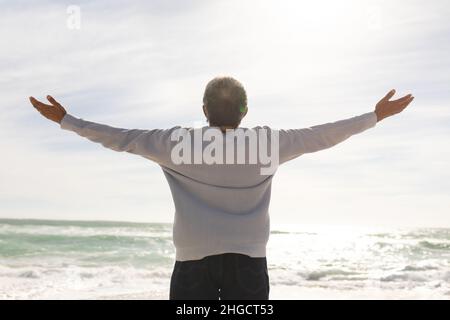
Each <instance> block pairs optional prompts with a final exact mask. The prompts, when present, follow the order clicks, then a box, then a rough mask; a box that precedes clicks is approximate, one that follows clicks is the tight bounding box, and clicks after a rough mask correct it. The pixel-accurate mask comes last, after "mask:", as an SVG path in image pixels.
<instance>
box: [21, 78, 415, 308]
mask: <svg viewBox="0 0 450 320" xmlns="http://www.w3.org/2000/svg"><path fill="white" fill-rule="evenodd" d="M394 94H395V90H391V91H390V92H389V93H388V94H387V95H386V96H385V97H384V98H383V99H381V100H380V101H379V102H378V103H377V104H376V106H375V108H374V110H373V111H369V112H367V113H364V114H361V115H359V116H355V117H352V118H349V119H345V120H340V121H337V122H331V123H326V124H322V125H318V126H313V127H310V128H302V129H289V130H275V129H271V128H269V127H254V128H243V127H240V123H241V120H242V119H243V118H244V116H245V115H246V114H247V111H248V106H247V94H246V92H245V90H244V87H243V86H242V84H241V83H240V82H238V81H237V80H235V79H233V78H231V77H218V78H215V79H213V80H211V81H210V82H209V83H208V85H207V87H206V89H205V92H204V97H203V112H204V114H205V116H206V118H207V121H208V123H209V125H208V126H204V127H203V128H182V127H180V126H177V127H173V128H170V129H152V130H144V129H133V130H128V129H122V128H114V127H111V126H108V125H104V124H99V123H95V122H90V121H85V120H83V119H80V118H76V117H74V116H73V115H71V114H69V113H67V112H66V109H65V108H64V107H63V106H62V105H61V104H60V103H59V102H57V101H56V100H55V99H54V98H52V97H51V96H47V99H48V101H49V102H50V104H45V103H42V102H40V101H38V100H36V99H35V98H33V97H30V101H31V103H32V105H33V106H34V107H35V108H36V109H37V110H38V111H39V112H40V113H41V114H42V115H43V116H44V117H46V118H47V119H50V120H52V121H55V122H57V123H59V124H60V126H61V128H62V129H65V130H70V131H73V132H75V133H77V134H78V135H80V136H82V137H85V138H87V139H89V140H91V141H93V142H97V143H100V144H102V145H103V146H105V147H107V148H110V149H113V150H115V151H126V152H130V153H133V154H137V155H140V156H142V157H144V158H146V159H150V160H152V161H154V162H156V163H157V164H159V165H160V167H161V168H162V170H163V173H164V175H165V176H166V179H167V181H168V183H169V186H170V189H171V192H172V197H173V201H174V205H175V219H174V224H173V240H174V244H175V248H176V261H175V265H174V270H173V273H172V277H171V283H170V299H219V298H220V299H222V300H225V299H262V300H264V299H268V298H269V276H268V271H267V261H266V244H267V241H268V238H269V233H270V218H269V202H270V194H271V185H272V178H273V176H274V174H275V172H276V168H277V167H278V165H279V164H282V163H284V162H286V161H288V160H292V159H294V158H297V157H298V156H300V155H302V154H305V153H311V152H316V151H319V150H323V149H327V148H330V147H332V146H334V145H336V144H338V143H340V142H342V141H344V140H346V139H347V138H349V137H350V136H352V135H354V134H357V133H361V132H363V131H365V130H367V129H369V128H372V127H374V126H375V125H376V123H377V122H379V121H381V120H383V119H384V118H386V117H390V116H392V115H395V114H397V113H400V112H401V111H403V110H404V109H405V108H406V107H407V106H408V105H409V104H410V103H411V102H412V101H413V99H414V97H413V96H412V95H411V94H409V95H406V96H404V97H402V98H400V99H397V100H390V99H391V98H392V97H393V96H394ZM199 137H200V138H202V140H201V143H200V145H198V141H197V142H195V141H196V140H195V138H199ZM242 137H243V138H242ZM191 138H192V141H194V142H193V143H191V142H192V141H191V140H190V139H191ZM251 141H256V144H255V145H257V148H256V149H252V148H251V147H250V145H251ZM230 142H233V144H232V147H231V148H230V147H229V145H230V144H229V143H230ZM222 145H223V146H224V147H223V148H222ZM180 146H181V147H184V149H183V148H180ZM181 149H183V150H182V152H180V150H181ZM269 151H270V152H269ZM264 152H266V153H267V154H266V153H264ZM255 153H257V154H255ZM191 159H193V160H192V161H190V160H191ZM252 159H253V160H255V159H258V160H259V161H256V162H255V161H252ZM262 159H263V160H265V161H261V160H262ZM268 161H269V162H270V161H272V162H273V163H270V165H274V166H273V167H274V168H275V169H274V170H269V171H267V170H266V172H265V173H263V172H264V171H263V170H262V169H264V168H267V165H268Z"/></svg>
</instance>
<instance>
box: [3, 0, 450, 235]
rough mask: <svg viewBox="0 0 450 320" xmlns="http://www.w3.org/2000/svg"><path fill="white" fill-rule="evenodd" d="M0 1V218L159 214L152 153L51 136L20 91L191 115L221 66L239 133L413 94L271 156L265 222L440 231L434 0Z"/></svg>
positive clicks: (443, 170) (442, 206)
mask: <svg viewBox="0 0 450 320" xmlns="http://www.w3.org/2000/svg"><path fill="white" fill-rule="evenodd" d="M74 6H75V7H74ZM0 8H1V10H0V39H1V40H2V44H1V50H0V148H1V149H0V150H1V151H0V152H1V157H0V159H1V160H0V161H1V162H0V163H1V166H0V217H3V218H5V217H8V218H36V219H75V220H121V221H145V222H171V221H172V220H173V216H174V206H173V202H172V199H171V195H170V191H169V187H168V185H167V184H166V181H165V178H164V176H163V174H162V170H161V169H160V168H159V167H158V165H156V164H155V163H152V162H150V161H148V160H146V159H144V158H141V157H138V156H135V155H131V154H126V153H117V152H114V151H111V150H108V149H105V148H103V147H102V146H100V145H97V144H94V143H92V142H89V141H88V140H85V139H83V138H81V137H79V136H77V135H76V134H74V133H72V132H69V131H65V130H61V129H60V128H59V126H58V124H55V123H52V122H49V121H48V120H46V119H44V118H42V117H41V116H40V115H39V114H38V113H37V112H36V111H35V110H34V109H33V108H32V107H31V105H30V104H29V102H28V97H29V96H31V95H33V96H35V97H36V98H38V99H45V96H46V95H47V94H51V95H53V96H54V97H55V98H56V99H57V100H59V101H60V102H61V104H62V105H63V106H65V108H66V109H67V111H68V112H69V113H70V114H72V115H73V116H76V117H80V118H83V119H86V120H90V121H95V122H99V123H105V124H109V125H112V126H117V127H122V128H145V129H152V128H168V127H172V126H175V125H182V126H193V125H198V124H203V125H206V122H205V119H204V116H203V113H202V109H201V107H202V95H203V90H204V88H205V86H206V83H207V82H208V81H209V80H210V79H212V78H213V77H215V76H218V75H229V76H233V77H235V78H237V79H238V80H240V81H241V82H242V83H243V84H244V86H245V87H246V90H247V93H248V98H249V112H248V115H247V117H246V118H245V119H244V121H243V122H242V124H241V125H242V126H245V127H252V126H256V125H269V126H271V127H274V128H302V127H309V126H312V125H317V124H321V123H326V122H330V121H335V120H340V119H345V118H349V117H352V116H355V115H359V114H363V113H366V112H369V111H373V110H374V106H375V104H376V102H377V101H378V100H379V99H380V98H382V97H383V96H384V95H385V94H386V93H387V91H389V90H390V89H393V88H395V89H397V92H398V95H399V96H400V95H404V94H407V93H412V94H413V95H414V96H415V100H414V102H413V103H412V104H411V106H410V107H409V108H408V109H407V110H406V111H405V112H403V113H402V114H400V115H397V116H395V117H392V118H389V119H386V120H384V121H383V122H380V123H378V124H377V125H376V127H375V128H372V129H370V130H368V131H366V132H364V133H361V134H359V135H356V136H353V137H351V138H350V139H349V140H347V141H345V142H343V143H341V144H339V145H338V146H335V147H333V148H331V149H328V150H324V151H321V152H317V153H312V154H308V155H303V156H301V157H299V158H297V159H295V160H293V161H291V162H289V163H286V164H283V165H282V166H281V167H280V168H279V169H278V172H277V174H276V176H275V178H274V180H273V189H272V201H271V207H270V214H271V222H272V224H300V225H301V224H330V225H341V224H343V225H363V226H374V225H376V226H398V227H413V226H414V227H450V170H449V169H450V165H449V164H450V148H449V146H450V90H449V89H450V55H449V52H450V41H448V39H449V36H450V19H449V16H450V3H449V2H448V1H446V0H442V1H440V0H432V1H428V2H426V3H425V2H423V1H415V0H408V1H406V0H396V1H345V0H343V1H332V0H326V1H325V0H319V1H314V2H312V1H268V0H253V1H251V0H248V1H236V0H231V1H230V0H227V1H224V0H223V1H222V0H215V1H184V0H183V1H181V0H177V1H175V0H174V1H164V0H152V1H114V0H113V1H111V0H108V1H106V0H105V1H95V0H94V1H70V2H69V1H12V0H10V1H1V0H0ZM74 8H75V9H74ZM78 12H79V14H78Z"/></svg>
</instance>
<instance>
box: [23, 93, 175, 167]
mask: <svg viewBox="0 0 450 320" xmlns="http://www.w3.org/2000/svg"><path fill="white" fill-rule="evenodd" d="M47 99H48V100H49V102H50V103H51V105H46V104H43V103H42V102H40V101H38V100H36V99H34V98H32V97H31V98H30V101H31V103H32V104H33V106H34V107H35V108H36V109H37V110H38V111H39V112H40V113H41V114H42V115H43V116H44V117H46V118H47V119H49V120H52V121H54V122H57V123H59V124H60V127H61V128H62V129H64V130H69V131H73V132H75V133H76V134H78V135H80V136H82V137H84V138H87V139H89V140H90V141H93V142H96V143H100V144H101V145H103V146H104V147H106V148H109V149H112V150H114V151H119V152H123V151H125V152H130V153H133V154H137V155H140V156H143V157H145V158H147V159H150V160H153V161H155V162H157V163H160V164H162V163H165V162H167V161H168V160H169V157H170V148H171V145H170V143H168V142H170V141H171V139H170V138H171V134H172V131H173V130H175V129H176V128H178V127H174V128H171V129H153V130H142V129H123V128H116V127H112V126H108V125H105V124H100V123H96V122H91V121H86V120H83V119H80V118H76V117H74V116H72V115H70V114H68V113H67V112H66V110H65V109H64V108H63V107H62V106H61V105H60V104H59V103H58V102H57V101H56V100H55V99H53V98H52V97H50V96H48V97H47Z"/></svg>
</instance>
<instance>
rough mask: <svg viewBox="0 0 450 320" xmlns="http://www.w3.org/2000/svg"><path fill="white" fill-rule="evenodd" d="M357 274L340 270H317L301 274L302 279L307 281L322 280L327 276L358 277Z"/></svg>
mask: <svg viewBox="0 0 450 320" xmlns="http://www.w3.org/2000/svg"><path fill="white" fill-rule="evenodd" d="M358 274H359V273H358V272H354V271H346V270H341V269H327V270H319V271H312V272H308V273H306V274H303V276H304V278H305V279H306V280H308V281H318V280H321V279H322V278H325V277H329V276H352V275H358Z"/></svg>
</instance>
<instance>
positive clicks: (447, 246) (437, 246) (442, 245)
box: [419, 241, 450, 251]
mask: <svg viewBox="0 0 450 320" xmlns="http://www.w3.org/2000/svg"><path fill="white" fill-rule="evenodd" d="M419 245H420V246H422V247H424V248H427V249H432V250H443V251H450V243H449V242H431V241H420V242H419Z"/></svg>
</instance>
